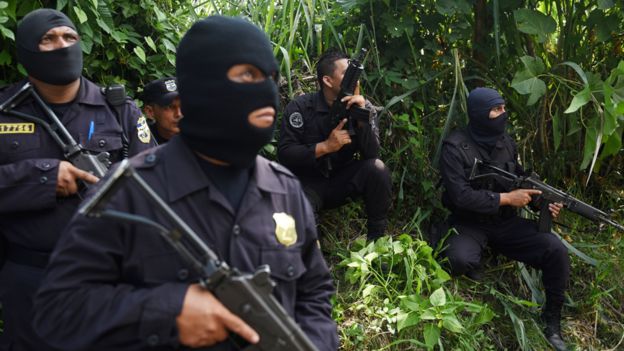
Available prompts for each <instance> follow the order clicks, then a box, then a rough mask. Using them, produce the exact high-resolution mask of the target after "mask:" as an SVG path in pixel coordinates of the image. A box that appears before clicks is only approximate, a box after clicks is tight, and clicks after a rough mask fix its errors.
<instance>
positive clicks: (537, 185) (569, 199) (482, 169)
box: [469, 158, 624, 233]
mask: <svg viewBox="0 0 624 351" xmlns="http://www.w3.org/2000/svg"><path fill="white" fill-rule="evenodd" d="M480 179H494V180H495V181H496V182H497V183H498V184H500V185H501V186H503V188H505V190H506V191H512V190H515V189H537V190H540V191H541V192H542V193H541V194H540V195H539V196H537V198H535V199H534V200H535V202H536V203H537V204H538V206H539V208H540V214H539V221H538V227H539V231H540V232H547V233H549V232H550V230H551V228H552V217H551V215H550V211H549V209H548V205H549V204H551V203H553V202H560V203H562V204H563V206H564V207H565V208H567V209H568V210H570V211H572V212H574V213H577V214H579V215H581V216H583V217H585V218H587V219H590V220H592V221H594V222H601V223H605V224H609V225H612V226H614V227H615V228H617V229H619V230H621V231H624V226H622V225H621V224H619V223H617V222H616V221H614V220H612V219H611V218H610V217H609V215H608V214H606V213H604V212H603V211H601V210H599V209H597V208H595V207H593V206H591V205H589V204H586V203H584V202H583V201H581V200H579V199H577V198H575V197H573V196H572V195H570V194H567V193H565V192H563V191H561V190H559V189H556V188H553V187H552V186H550V185H548V184H546V183H544V182H542V181H541V180H540V179H539V176H538V175H537V174H535V173H533V174H531V175H529V176H518V175H515V174H513V173H510V172H507V171H505V170H503V169H500V168H498V167H496V166H493V165H491V164H488V163H485V162H483V161H481V160H479V159H476V158H475V162H474V164H473V166H472V171H471V174H470V178H469V180H470V181H475V180H480Z"/></svg>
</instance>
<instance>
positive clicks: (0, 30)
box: [0, 24, 15, 40]
mask: <svg viewBox="0 0 624 351" xmlns="http://www.w3.org/2000/svg"><path fill="white" fill-rule="evenodd" d="M0 33H2V36H3V37H5V38H9V39H11V40H15V34H13V31H12V30H10V29H8V28H7V27H5V26H3V25H1V24H0Z"/></svg>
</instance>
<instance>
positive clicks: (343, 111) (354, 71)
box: [329, 48, 368, 135]
mask: <svg viewBox="0 0 624 351" xmlns="http://www.w3.org/2000/svg"><path fill="white" fill-rule="evenodd" d="M365 55H366V49H364V48H362V49H361V51H360V53H359V54H358V56H357V57H355V58H353V59H351V60H349V66H348V67H347V70H346V71H345V74H344V76H343V78H342V82H341V83H340V92H339V93H338V96H337V97H336V100H334V102H333V104H332V106H331V109H330V111H329V120H330V121H332V124H333V126H336V125H338V123H340V121H342V120H343V119H345V118H346V119H347V125H346V127H347V129H348V130H349V135H355V128H354V127H353V120H352V118H350V117H351V113H350V111H349V110H347V103H346V102H343V101H342V99H343V98H344V97H345V96H352V95H353V94H354V93H355V89H356V87H357V84H358V80H359V79H360V76H361V75H362V72H364V66H363V65H362V63H361V62H362V59H363V58H364V56H365ZM357 108H359V107H357ZM351 109H354V110H355V109H356V107H355V106H352V107H351ZM359 109H360V110H364V111H368V110H366V109H362V108H359ZM356 113H357V114H358V115H361V114H362V113H363V111H358V112H356ZM359 119H361V118H359ZM366 122H368V121H366Z"/></svg>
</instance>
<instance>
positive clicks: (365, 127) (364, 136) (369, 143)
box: [356, 100, 380, 160]
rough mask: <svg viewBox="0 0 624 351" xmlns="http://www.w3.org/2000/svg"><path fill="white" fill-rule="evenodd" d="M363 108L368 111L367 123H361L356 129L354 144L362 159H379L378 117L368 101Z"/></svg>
mask: <svg viewBox="0 0 624 351" xmlns="http://www.w3.org/2000/svg"><path fill="white" fill-rule="evenodd" d="M365 108H366V109H368V110H369V111H370V116H369V123H368V124H366V123H363V124H362V125H361V126H359V127H358V128H357V131H356V142H357V143H358V148H359V150H360V154H361V156H362V159H365V160H366V159H374V158H379V149H380V143H379V116H378V115H377V110H376V109H375V108H374V106H373V104H371V103H370V101H368V100H366V105H365Z"/></svg>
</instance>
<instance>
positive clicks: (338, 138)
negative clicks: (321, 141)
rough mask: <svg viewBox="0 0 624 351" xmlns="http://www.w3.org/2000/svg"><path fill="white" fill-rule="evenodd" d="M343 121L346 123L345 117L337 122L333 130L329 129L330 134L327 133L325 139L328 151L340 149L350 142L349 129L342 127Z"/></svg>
mask: <svg viewBox="0 0 624 351" xmlns="http://www.w3.org/2000/svg"><path fill="white" fill-rule="evenodd" d="M345 123H347V119H346V118H345V119H343V120H342V121H340V123H338V125H337V126H336V128H334V130H332V131H331V134H329V138H327V140H325V143H326V145H327V151H328V153H331V152H336V151H338V150H340V149H342V147H343V146H345V145H346V144H351V137H350V136H349V131H347V130H343V129H342V128H344V125H345Z"/></svg>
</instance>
